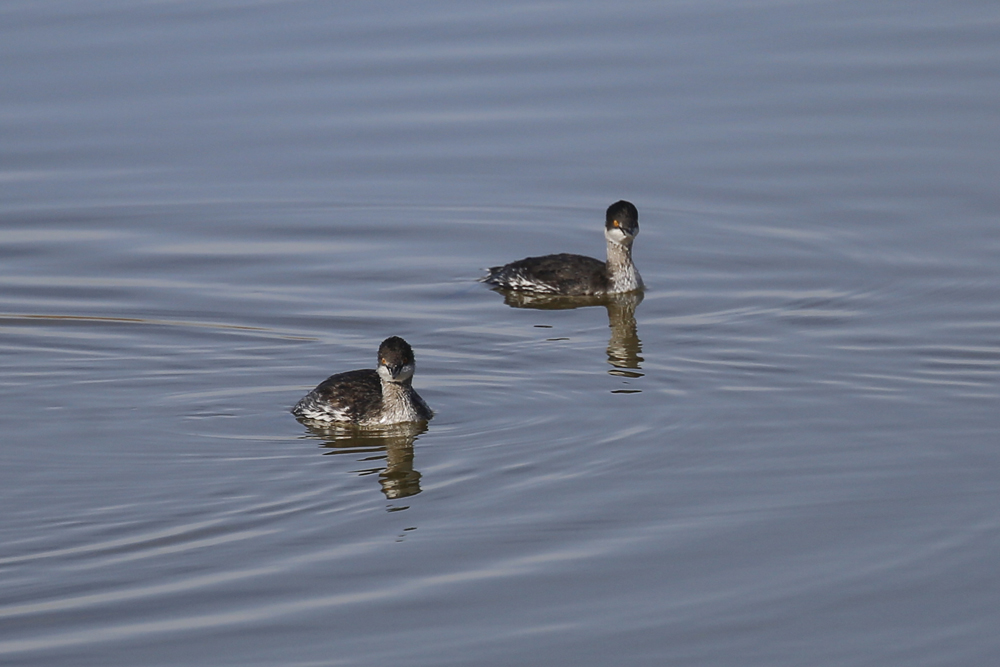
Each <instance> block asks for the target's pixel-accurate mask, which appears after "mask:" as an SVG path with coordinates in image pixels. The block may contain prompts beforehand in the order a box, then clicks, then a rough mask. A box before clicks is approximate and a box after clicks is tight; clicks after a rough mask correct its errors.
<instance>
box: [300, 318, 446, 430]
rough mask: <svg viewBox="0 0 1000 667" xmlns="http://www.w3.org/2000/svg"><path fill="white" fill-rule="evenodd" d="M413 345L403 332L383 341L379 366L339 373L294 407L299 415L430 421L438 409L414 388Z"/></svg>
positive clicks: (326, 419) (363, 420) (353, 420)
mask: <svg viewBox="0 0 1000 667" xmlns="http://www.w3.org/2000/svg"><path fill="white" fill-rule="evenodd" d="M414 368H415V361H414V358H413V348H411V347H410V345H409V343H407V342H406V341H405V340H403V339H402V338H400V337H399V336H391V337H389V338H386V339H385V340H384V341H382V344H381V345H379V348H378V366H377V367H376V369H375V370H371V369H369V368H366V369H364V370H359V371H347V372H346V373H337V374H336V375H331V376H330V377H328V378H327V379H326V380H324V381H323V382H322V383H320V385H319V386H318V387H316V388H315V389H313V390H312V391H311V392H309V393H308V394H306V395H305V396H304V397H303V398H302V400H301V401H299V402H298V403H296V405H295V407H294V408H292V413H293V414H294V415H295V416H296V417H301V418H303V419H312V420H315V421H321V422H350V423H353V424H360V425H363V426H364V425H375V424H400V423H403V422H419V421H427V420H428V419H430V418H431V417H432V416H433V415H434V413H433V412H431V409H430V408H429V407H427V404H426V403H425V402H424V399H422V398H420V395H419V394H417V392H416V391H414V389H413V370H414Z"/></svg>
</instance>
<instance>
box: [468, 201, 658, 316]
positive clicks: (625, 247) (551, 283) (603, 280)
mask: <svg viewBox="0 0 1000 667" xmlns="http://www.w3.org/2000/svg"><path fill="white" fill-rule="evenodd" d="M638 233H639V211H638V210H636V208H635V206H634V205H633V204H632V203H631V202H627V201H624V200H622V201H619V202H615V203H614V204H612V205H611V206H609V207H608V212H607V215H606V217H605V221H604V238H605V239H606V240H607V244H608V260H607V261H606V262H602V261H600V260H598V259H594V258H593V257H584V256H583V255H571V254H569V253H561V254H558V255H545V256H543V257H528V258H526V259H521V260H518V261H516V262H511V263H510V264H505V265H504V266H494V267H493V268H491V269H490V270H489V274H487V275H486V277H485V278H483V279H482V281H483V282H484V283H488V284H490V285H494V286H496V287H500V288H502V289H508V290H515V291H523V292H534V293H536V294H559V295H565V296H602V295H605V294H622V293H624V292H633V291H635V290H639V289H642V287H643V284H642V277H641V276H640V275H639V271H638V270H637V269H636V268H635V264H634V263H633V262H632V242H633V241H634V240H635V237H636V235H637V234H638Z"/></svg>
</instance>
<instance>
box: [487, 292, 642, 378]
mask: <svg viewBox="0 0 1000 667" xmlns="http://www.w3.org/2000/svg"><path fill="white" fill-rule="evenodd" d="M493 291H494V292H497V293H498V294H500V295H502V296H503V301H504V303H506V304H507V305H508V306H510V307H512V308H535V309H537V310H569V309H572V308H584V307H587V306H604V307H605V308H607V311H608V326H609V327H610V328H611V338H610V339H609V340H608V363H609V364H611V365H612V366H613V367H614V368H613V369H612V370H609V371H608V373H610V374H612V375H620V376H622V377H629V378H638V377H642V375H643V374H642V373H639V372H638V370H639V369H640V368H641V366H640V365H639V364H640V363H641V362H642V361H643V358H642V357H641V356H639V355H640V354H642V341H641V340H639V332H638V326H637V325H636V322H635V309H636V307H637V306H638V305H639V304H640V303H642V299H643V293H642V292H641V291H637V292H627V293H625V294H608V295H604V296H562V295H552V294H532V293H530V292H520V291H515V290H504V289H494V290H493Z"/></svg>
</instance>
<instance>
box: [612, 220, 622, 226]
mask: <svg viewBox="0 0 1000 667" xmlns="http://www.w3.org/2000/svg"><path fill="white" fill-rule="evenodd" d="M611 224H612V225H614V226H615V227H621V226H622V223H620V222H618V221H617V220H612V221H611Z"/></svg>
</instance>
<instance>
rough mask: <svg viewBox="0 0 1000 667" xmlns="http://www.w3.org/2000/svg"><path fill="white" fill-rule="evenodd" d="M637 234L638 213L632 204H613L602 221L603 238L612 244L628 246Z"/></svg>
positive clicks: (622, 202) (625, 202) (619, 202)
mask: <svg viewBox="0 0 1000 667" xmlns="http://www.w3.org/2000/svg"><path fill="white" fill-rule="evenodd" d="M638 233H639V211H638V210H637V209H636V208H635V205H634V204H632V202H627V201H625V200H624V199H623V200H622V201H618V202H615V203H614V204H612V205H611V206H609V207H608V213H607V216H606V217H605V219H604V236H605V238H607V239H608V240H609V241H611V242H612V243H617V244H618V245H625V246H630V245H632V241H633V239H635V237H636V235H637V234H638Z"/></svg>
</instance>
